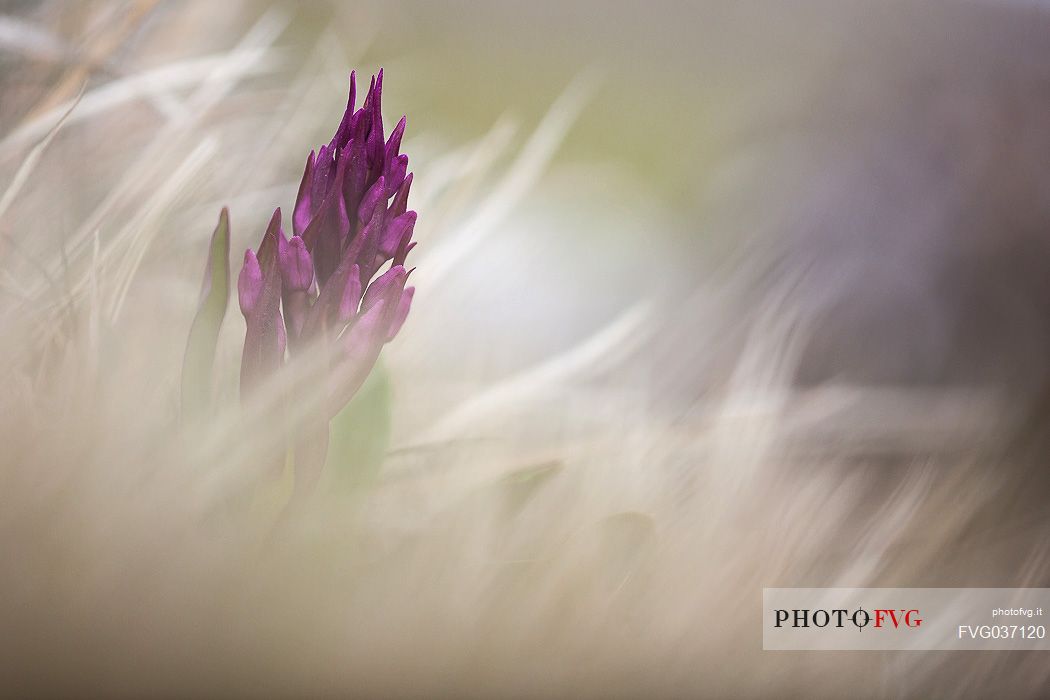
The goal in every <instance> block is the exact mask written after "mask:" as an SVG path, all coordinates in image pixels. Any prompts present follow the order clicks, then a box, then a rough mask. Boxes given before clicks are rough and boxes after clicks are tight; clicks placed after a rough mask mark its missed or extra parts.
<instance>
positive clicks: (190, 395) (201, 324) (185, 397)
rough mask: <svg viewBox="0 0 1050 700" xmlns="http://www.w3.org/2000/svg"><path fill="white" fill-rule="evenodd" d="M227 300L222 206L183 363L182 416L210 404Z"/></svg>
mask: <svg viewBox="0 0 1050 700" xmlns="http://www.w3.org/2000/svg"><path fill="white" fill-rule="evenodd" d="M229 301H230V215H229V212H228V211H227V210H226V207H223V209H222V212H221V213H220V214H219V223H218V225H217V226H216V227H215V232H214V233H212V235H211V245H210V247H209V249H208V263H207V265H206V266H205V268H204V281H203V283H202V284H201V295H200V303H199V305H198V306H197V315H196V316H194V317H193V324H192V325H191V326H190V333H189V336H188V337H187V339H186V356H185V358H184V359H183V363H182V415H183V417H184V418H188V417H193V416H199V415H200V414H201V413H203V412H204V411H205V410H206V409H207V407H208V405H209V404H210V403H211V387H212V366H213V365H214V364H215V347H216V346H217V345H218V342H219V328H220V327H221V326H222V320H223V318H225V317H226V307H227V306H228V305H229Z"/></svg>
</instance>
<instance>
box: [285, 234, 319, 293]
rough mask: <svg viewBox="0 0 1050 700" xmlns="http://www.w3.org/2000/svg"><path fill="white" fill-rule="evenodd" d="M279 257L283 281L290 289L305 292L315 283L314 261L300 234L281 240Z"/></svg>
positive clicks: (286, 287)
mask: <svg viewBox="0 0 1050 700" xmlns="http://www.w3.org/2000/svg"><path fill="white" fill-rule="evenodd" d="M278 245H279V250H278V257H279V260H280V267H281V283H282V284H283V285H284V288H285V289H287V290H290V291H298V292H305V291H308V290H309V289H310V286H311V285H312V284H313V283H314V263H313V259H312V258H311V257H310V251H308V250H307V249H306V243H305V242H304V241H303V239H302V238H300V237H299V236H292V240H290V241H285V240H284V237H283V236H282V237H281V238H280V239H279V241H278Z"/></svg>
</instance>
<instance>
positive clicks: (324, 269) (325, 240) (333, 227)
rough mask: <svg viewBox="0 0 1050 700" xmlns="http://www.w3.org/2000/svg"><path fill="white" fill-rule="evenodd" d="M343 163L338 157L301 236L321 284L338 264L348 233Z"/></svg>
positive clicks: (344, 165)
mask: <svg viewBox="0 0 1050 700" xmlns="http://www.w3.org/2000/svg"><path fill="white" fill-rule="evenodd" d="M346 165H347V160H346V158H345V157H343V158H340V160H339V166H338V167H337V168H336V174H335V180H334V181H333V183H332V187H331V188H330V189H329V190H328V193H327V195H326V196H325V198H324V201H323V202H322V203H321V207H320V209H319V210H318V212H317V215H316V216H315V217H314V218H313V221H311V222H310V225H309V226H307V227H306V231H304V232H303V236H302V238H303V242H304V243H306V249H307V250H308V251H310V253H311V254H312V255H313V261H314V269H315V271H316V273H317V282H318V284H319V285H321V286H324V283H325V282H326V281H327V280H328V278H329V277H330V276H331V274H332V272H334V271H335V268H336V267H337V266H338V264H339V259H340V255H341V253H342V250H343V244H344V242H345V241H346V238H347V236H348V235H349V233H350V217H349V216H347V213H346V202H345V201H344V200H343V188H342V183H343V177H344V173H345V171H346Z"/></svg>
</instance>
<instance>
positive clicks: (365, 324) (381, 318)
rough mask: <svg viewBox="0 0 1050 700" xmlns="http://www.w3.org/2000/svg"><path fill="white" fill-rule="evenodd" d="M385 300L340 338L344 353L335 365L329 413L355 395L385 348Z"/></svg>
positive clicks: (359, 318)
mask: <svg viewBox="0 0 1050 700" xmlns="http://www.w3.org/2000/svg"><path fill="white" fill-rule="evenodd" d="M384 307H385V303H384V302H383V301H380V302H379V303H377V304H376V305H375V306H373V307H372V308H371V309H369V310H368V311H365V312H362V314H361V315H360V316H358V317H357V321H355V322H354V324H353V325H352V326H350V330H349V331H347V332H346V333H344V334H343V336H342V337H341V338H340V339H339V342H340V345H341V346H342V351H343V352H342V353H341V356H340V358H339V360H338V361H337V362H336V364H335V366H334V367H333V368H332V377H331V384H330V387H331V388H330V390H329V392H330V393H329V397H328V398H329V404H328V408H329V414H330V415H333V416H334V415H335V414H336V413H338V412H339V411H341V410H342V409H343V407H344V406H346V404H347V403H348V402H349V401H350V399H351V398H353V396H354V394H356V393H357V391H358V390H359V389H360V388H361V385H362V384H364V383H365V379H367V378H368V373H369V372H371V371H372V367H374V366H375V363H376V360H377V359H379V352H380V350H382V349H383V340H384V338H385V333H384V330H385V328H386V327H387V319H386V313H385V312H386V309H385V308H384Z"/></svg>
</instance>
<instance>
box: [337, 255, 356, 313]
mask: <svg viewBox="0 0 1050 700" xmlns="http://www.w3.org/2000/svg"><path fill="white" fill-rule="evenodd" d="M360 303H361V270H360V269H359V268H358V266H357V265H354V266H353V267H351V268H350V274H349V275H348V276H347V279H346V284H345V285H344V287H343V296H342V299H340V301H339V322H340V323H341V324H344V325H345V324H347V323H349V322H350V321H352V320H354V317H355V316H357V308H358V306H359V305H360Z"/></svg>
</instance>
